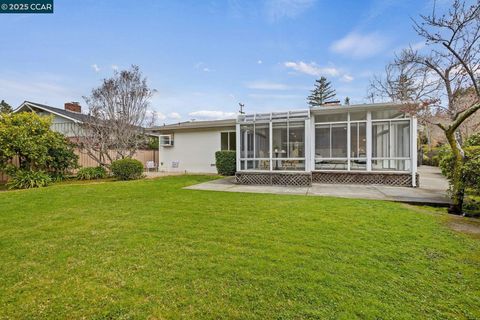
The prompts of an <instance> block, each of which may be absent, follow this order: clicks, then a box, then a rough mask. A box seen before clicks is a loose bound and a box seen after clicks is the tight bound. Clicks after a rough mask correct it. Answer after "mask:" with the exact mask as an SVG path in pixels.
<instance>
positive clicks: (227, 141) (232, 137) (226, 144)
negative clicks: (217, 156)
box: [220, 131, 237, 151]
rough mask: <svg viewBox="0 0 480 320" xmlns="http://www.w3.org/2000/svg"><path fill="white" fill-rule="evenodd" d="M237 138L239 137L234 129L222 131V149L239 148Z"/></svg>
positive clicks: (233, 149) (232, 149)
mask: <svg viewBox="0 0 480 320" xmlns="http://www.w3.org/2000/svg"><path fill="white" fill-rule="evenodd" d="M236 139H237V135H236V133H235V132H234V131H232V132H221V133H220V150H231V151H235V150H236V149H237V140H236Z"/></svg>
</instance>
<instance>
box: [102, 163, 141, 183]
mask: <svg viewBox="0 0 480 320" xmlns="http://www.w3.org/2000/svg"><path fill="white" fill-rule="evenodd" d="M110 170H111V171H112V174H113V176H114V177H115V178H117V179H118V180H135V179H140V178H141V177H142V176H143V164H142V163H141V162H140V161H138V160H135V159H130V158H125V159H120V160H116V161H113V162H112V164H111V165H110Z"/></svg>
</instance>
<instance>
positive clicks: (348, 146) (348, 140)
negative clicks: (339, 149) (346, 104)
mask: <svg viewBox="0 0 480 320" xmlns="http://www.w3.org/2000/svg"><path fill="white" fill-rule="evenodd" d="M347 122H348V123H347V171H350V157H351V154H352V152H351V149H352V148H351V147H352V146H351V142H352V141H351V140H352V133H351V126H352V124H351V123H350V112H347Z"/></svg>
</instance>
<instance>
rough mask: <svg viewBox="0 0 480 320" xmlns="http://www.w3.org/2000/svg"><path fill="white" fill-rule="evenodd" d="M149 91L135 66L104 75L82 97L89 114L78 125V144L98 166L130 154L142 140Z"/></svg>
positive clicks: (150, 92)
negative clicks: (111, 75) (89, 92)
mask: <svg viewBox="0 0 480 320" xmlns="http://www.w3.org/2000/svg"><path fill="white" fill-rule="evenodd" d="M153 93H154V90H152V89H150V88H149V87H148V85H147V80H146V78H145V77H143V75H142V73H141V71H140V69H139V67H138V66H132V67H131V68H130V69H129V70H123V71H119V72H118V71H115V73H114V75H113V77H111V78H108V79H104V80H103V83H102V85H101V86H100V87H98V88H95V89H93V90H92V93H91V94H90V96H88V97H84V100H85V101H86V103H87V105H88V107H89V114H88V115H89V117H88V118H87V119H86V120H85V121H84V122H83V124H82V125H80V127H79V130H80V131H81V132H80V133H79V134H78V136H80V137H81V140H80V143H79V144H80V146H81V148H82V149H83V150H85V151H86V152H87V154H88V155H89V156H90V157H91V158H92V159H95V161H97V162H98V163H99V165H102V166H104V165H106V164H108V163H110V162H112V161H113V160H117V159H121V158H126V157H132V156H133V155H134V154H135V152H136V151H137V150H138V149H139V147H140V146H142V145H143V144H145V141H146V140H145V134H144V129H143V128H144V127H145V126H146V125H147V124H146V121H147V119H148V118H149V117H147V112H148V108H149V101H150V98H151V97H152V95H153ZM150 120H151V121H153V119H152V118H151V117H150Z"/></svg>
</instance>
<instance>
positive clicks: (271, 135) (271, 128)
mask: <svg viewBox="0 0 480 320" xmlns="http://www.w3.org/2000/svg"><path fill="white" fill-rule="evenodd" d="M268 143H269V144H270V145H269V147H270V148H269V150H268V152H269V157H270V159H272V158H273V126H272V123H271V122H270V124H269V125H268ZM269 165H270V171H272V170H273V161H271V160H270V163H269Z"/></svg>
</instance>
